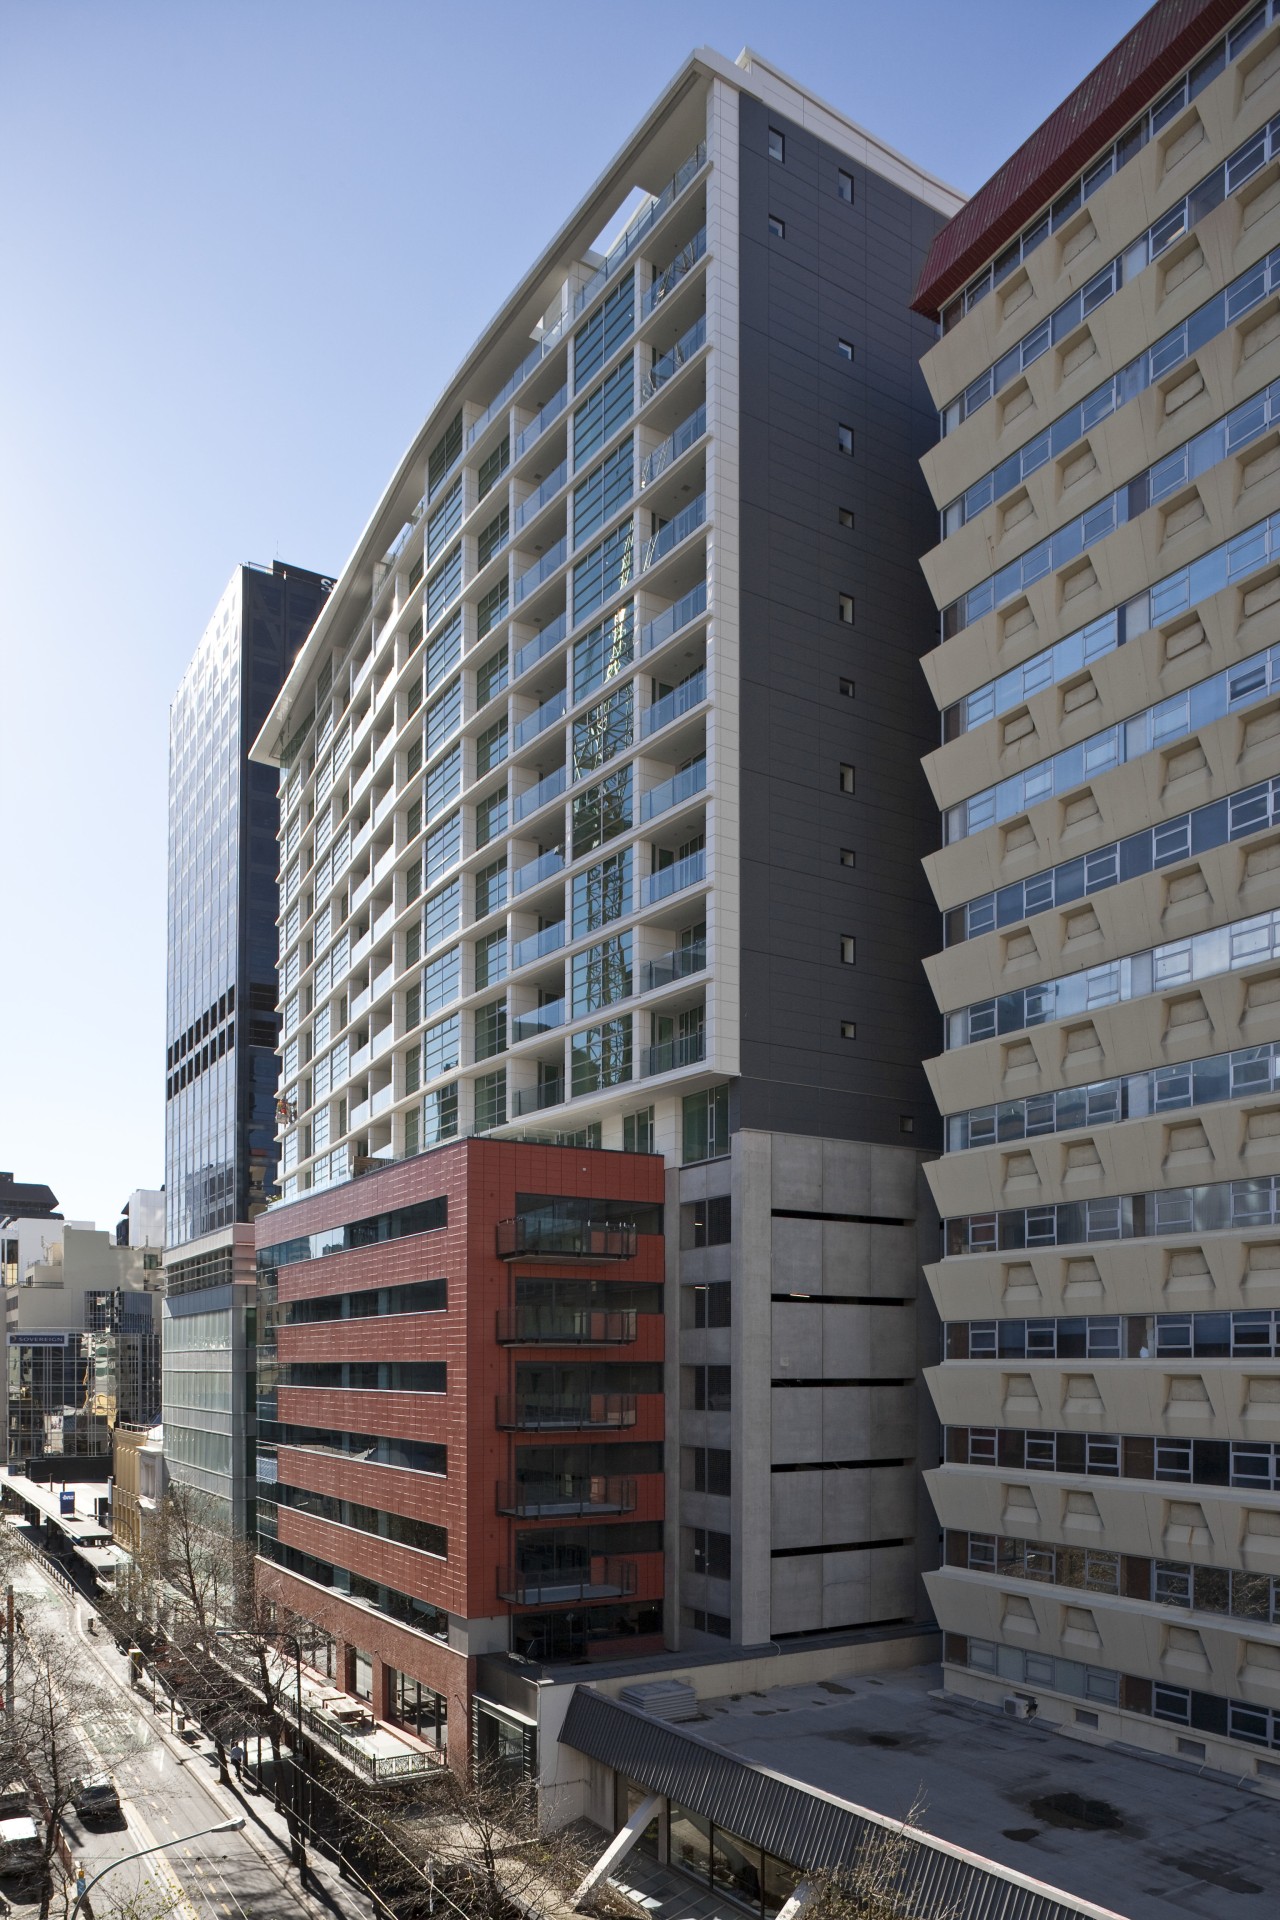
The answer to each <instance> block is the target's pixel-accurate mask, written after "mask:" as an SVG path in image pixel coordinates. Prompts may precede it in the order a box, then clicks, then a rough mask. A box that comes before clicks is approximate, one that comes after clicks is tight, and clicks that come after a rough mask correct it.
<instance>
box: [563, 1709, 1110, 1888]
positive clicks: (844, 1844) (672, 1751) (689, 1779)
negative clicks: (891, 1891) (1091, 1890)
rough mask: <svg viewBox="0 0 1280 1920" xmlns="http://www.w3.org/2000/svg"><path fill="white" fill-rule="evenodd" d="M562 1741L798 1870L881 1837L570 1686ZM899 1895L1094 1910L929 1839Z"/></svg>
mask: <svg viewBox="0 0 1280 1920" xmlns="http://www.w3.org/2000/svg"><path fill="white" fill-rule="evenodd" d="M560 1739H561V1743H562V1744H563V1745H565V1746H568V1747H573V1748H575V1749H576V1750H577V1752H579V1753H585V1754H587V1755H588V1756H589V1758H591V1759H592V1760H599V1761H602V1762H603V1763H604V1765H605V1766H607V1767H612V1768H614V1769H615V1771H616V1772H618V1773H620V1774H623V1775H625V1777H626V1778H627V1779H628V1780H634V1781H635V1782H636V1783H637V1784H638V1785H640V1786H644V1787H648V1788H650V1789H651V1790H652V1791H653V1792H655V1793H661V1794H664V1795H665V1796H666V1798H667V1799H668V1800H673V1801H675V1802H676V1803H677V1804H678V1805H679V1806H682V1807H686V1808H688V1810H689V1811H690V1812H691V1813H701V1814H703V1815H705V1816H707V1817H708V1818H710V1819H712V1820H714V1821H715V1823H716V1825H717V1826H721V1827H724V1828H726V1829H727V1831H728V1832H730V1833H734V1834H737V1836H738V1837H739V1839H742V1840H749V1841H751V1843H752V1844H753V1845H754V1846H757V1847H763V1848H764V1850H765V1852H767V1853H771V1854H774V1855H775V1856H776V1857H777V1858H778V1859H779V1860H785V1861H787V1862H788V1863H789V1864H790V1865H792V1866H795V1867H799V1868H801V1869H802V1870H804V1871H816V1870H819V1869H821V1868H824V1867H837V1866H841V1865H843V1864H845V1863H847V1862H850V1861H852V1860H854V1859H855V1858H856V1856H857V1854H858V1851H859V1848H861V1847H862V1846H864V1845H865V1844H866V1843H867V1842H868V1840H869V1839H873V1838H875V1837H877V1836H878V1835H879V1834H881V1833H882V1832H883V1831H884V1829H883V1827H882V1826H881V1825H880V1823H879V1822H878V1821H877V1820H875V1819H873V1818H870V1817H868V1815H867V1814H866V1813H865V1812H864V1811H863V1810H861V1809H860V1808H858V1807H855V1806H852V1805H850V1804H849V1803H848V1802H847V1801H843V1800H836V1799H833V1798H832V1797H831V1796H830V1795H829V1794H824V1793H819V1792H817V1791H816V1790H815V1789H813V1788H810V1787H806V1786H803V1785H801V1784H800V1783H799V1782H798V1781H795V1780H788V1779H785V1778H784V1777H783V1776H782V1775H781V1774H777V1773H772V1772H770V1771H769V1769H768V1768H767V1767H760V1766H756V1765H754V1764H753V1763H752V1762H750V1761H748V1760H738V1759H735V1758H734V1756H733V1755H732V1754H731V1753H725V1752H724V1751H723V1749H721V1748H720V1747H716V1746H713V1745H712V1744H711V1742H710V1741H708V1740H703V1739H701V1738H700V1737H699V1736H698V1735H697V1734H695V1733H689V1732H687V1731H686V1730H685V1729H684V1728H683V1727H673V1726H669V1725H667V1724H666V1723H665V1722H663V1721H661V1720H652V1719H650V1718H649V1716H648V1714H644V1713H640V1712H639V1711H637V1709H636V1708H634V1707H628V1706H624V1705H623V1703H622V1702H621V1701H620V1700H610V1699H609V1698H608V1697H607V1696H606V1695H604V1694H602V1693H596V1692H594V1691H593V1690H592V1689H591V1688H590V1687H581V1686H580V1687H575V1688H574V1690H573V1698H572V1699H571V1700H570V1702H569V1710H568V1712H567V1713H566V1715H565V1718H564V1726H563V1728H562V1730H561V1733H560ZM897 1890H898V1892H899V1893H900V1895H901V1897H902V1911H903V1912H904V1913H908V1912H909V1913H945V1914H948V1915H952V1916H954V1920H1077V1916H1079V1915H1081V1914H1085V1915H1088V1914H1097V1913H1098V1911H1099V1909H1098V1908H1097V1907H1094V1906H1090V1905H1089V1904H1088V1903H1077V1902H1076V1901H1074V1900H1072V1899H1071V1897H1070V1896H1069V1895H1067V1894H1062V1895H1059V1894H1058V1892H1057V1890H1056V1889H1045V1890H1043V1891H1042V1890H1041V1889H1040V1888H1038V1887H1036V1886H1035V1885H1031V1886H1027V1885H1024V1884H1023V1883H1022V1882H1021V1881H1020V1880H1019V1879H1017V1878H1015V1877H1013V1876H1012V1875H1007V1874H1006V1872H1005V1871H1004V1870H1001V1869H999V1868H996V1867H993V1866H989V1865H987V1864H985V1863H984V1862H982V1861H980V1860H976V1859H974V1858H973V1857H971V1856H967V1855H965V1854H962V1853H960V1852H959V1851H953V1850H952V1849H951V1848H949V1847H947V1846H946V1844H945V1843H944V1842H931V1841H930V1840H929V1839H928V1838H927V1837H922V1838H921V1840H920V1841H918V1842H917V1843H916V1844H915V1845H914V1846H912V1847H910V1848H909V1850H908V1853H907V1857H906V1861H905V1865H904V1869H903V1874H902V1879H901V1882H900V1883H899V1886H898V1889H897Z"/></svg>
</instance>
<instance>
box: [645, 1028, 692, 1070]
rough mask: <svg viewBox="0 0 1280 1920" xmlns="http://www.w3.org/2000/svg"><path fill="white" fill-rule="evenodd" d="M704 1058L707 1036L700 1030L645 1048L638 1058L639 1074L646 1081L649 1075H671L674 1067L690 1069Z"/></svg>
mask: <svg viewBox="0 0 1280 1920" xmlns="http://www.w3.org/2000/svg"><path fill="white" fill-rule="evenodd" d="M706 1057H707V1035H706V1031H705V1029H702V1030H700V1031H699V1032H698V1033H686V1034H683V1035H682V1036H681V1037H680V1038H679V1039H676V1040H663V1041H660V1042H659V1044H658V1045H657V1046H656V1047H645V1048H644V1050H643V1052H642V1054H641V1056H640V1073H641V1076H642V1078H645V1079H647V1078H648V1076H649V1075H650V1074H651V1073H671V1072H673V1071H674V1069H675V1068H676V1067H691V1066H693V1065H694V1064H695V1063H696V1062H697V1061H699V1060H705V1059H706Z"/></svg>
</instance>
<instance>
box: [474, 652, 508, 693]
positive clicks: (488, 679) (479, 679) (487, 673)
mask: <svg viewBox="0 0 1280 1920" xmlns="http://www.w3.org/2000/svg"><path fill="white" fill-rule="evenodd" d="M506 684H507V649H506V646H505V644H504V645H502V646H500V647H499V648H498V651H497V652H496V653H495V654H493V655H492V656H491V657H490V658H489V659H488V660H486V661H485V663H484V665H483V666H482V667H479V668H477V670H476V705H477V706H478V707H483V706H485V705H487V703H488V702H489V701H490V700H492V699H493V697H494V695H495V694H499V693H501V692H502V690H503V688H504V687H505V686H506Z"/></svg>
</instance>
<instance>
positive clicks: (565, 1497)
mask: <svg viewBox="0 0 1280 1920" xmlns="http://www.w3.org/2000/svg"><path fill="white" fill-rule="evenodd" d="M497 1505H498V1512H499V1513H504V1514H514V1515H515V1517H516V1518H517V1519H519V1520H551V1519H566V1520H568V1519H573V1518H575V1517H576V1516H577V1515H578V1514H584V1513H634V1511H635V1505H636V1483H635V1481H634V1480H632V1479H628V1478H623V1477H618V1476H615V1475H613V1474H608V1475H606V1474H599V1473H587V1474H580V1473H563V1474H548V1475H544V1476H543V1477H541V1478H537V1479H535V1478H526V1479H520V1480H510V1481H504V1482H500V1483H499V1486H498V1493H497Z"/></svg>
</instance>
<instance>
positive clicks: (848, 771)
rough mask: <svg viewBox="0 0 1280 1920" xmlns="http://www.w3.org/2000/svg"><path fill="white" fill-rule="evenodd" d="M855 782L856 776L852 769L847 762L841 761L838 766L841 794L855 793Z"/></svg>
mask: <svg viewBox="0 0 1280 1920" xmlns="http://www.w3.org/2000/svg"><path fill="white" fill-rule="evenodd" d="M855 780H856V776H855V774H854V770H853V768H852V767H851V766H850V765H849V763H848V761H847V760H845V761H842V763H841V766H840V791H841V793H856V792H857V786H856V784H855Z"/></svg>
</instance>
